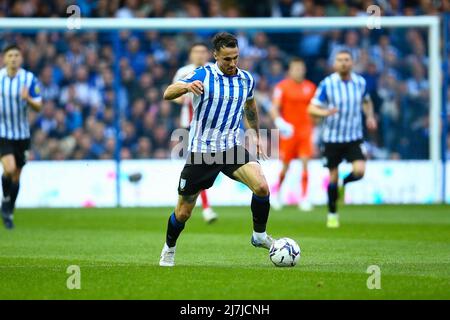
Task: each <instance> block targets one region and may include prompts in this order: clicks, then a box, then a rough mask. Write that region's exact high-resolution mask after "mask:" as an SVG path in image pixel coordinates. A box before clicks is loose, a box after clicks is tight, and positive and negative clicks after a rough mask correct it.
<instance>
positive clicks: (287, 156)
mask: <svg viewBox="0 0 450 320" xmlns="http://www.w3.org/2000/svg"><path fill="white" fill-rule="evenodd" d="M295 155H296V150H295V141H294V138H289V139H285V138H281V139H280V160H281V161H282V167H281V171H280V174H279V177H278V181H277V183H276V184H275V185H274V186H273V187H272V188H271V192H272V201H271V206H272V208H273V209H274V210H281V209H282V208H283V200H282V197H281V187H282V185H283V182H284V179H285V178H286V173H287V171H288V170H289V165H290V163H291V161H292V160H293V159H294V158H295Z"/></svg>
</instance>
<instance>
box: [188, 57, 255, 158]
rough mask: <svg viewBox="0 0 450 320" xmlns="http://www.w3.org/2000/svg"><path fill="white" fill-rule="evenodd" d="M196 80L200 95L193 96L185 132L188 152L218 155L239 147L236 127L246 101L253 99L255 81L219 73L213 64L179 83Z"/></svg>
mask: <svg viewBox="0 0 450 320" xmlns="http://www.w3.org/2000/svg"><path fill="white" fill-rule="evenodd" d="M195 80H199V81H201V82H202V83H203V87H204V89H203V94H201V95H199V96H196V95H194V99H193V100H194V101H193V107H194V116H193V118H192V121H191V129H190V132H189V151H192V152H203V153H205V152H222V151H225V150H227V149H230V148H232V147H234V146H236V145H240V144H241V141H240V139H239V123H240V122H241V119H242V110H243V108H244V105H245V103H246V101H247V100H251V99H253V95H254V88H255V81H254V79H253V77H252V75H251V74H250V73H249V72H248V71H244V70H240V69H238V70H237V74H236V75H234V76H227V75H225V74H224V73H223V72H222V71H220V69H219V67H218V65H217V63H216V64H213V65H207V66H204V67H200V68H197V69H196V70H194V71H193V72H192V73H190V74H189V75H187V76H186V77H184V78H183V79H181V80H180V81H183V82H187V83H190V82H193V81H195Z"/></svg>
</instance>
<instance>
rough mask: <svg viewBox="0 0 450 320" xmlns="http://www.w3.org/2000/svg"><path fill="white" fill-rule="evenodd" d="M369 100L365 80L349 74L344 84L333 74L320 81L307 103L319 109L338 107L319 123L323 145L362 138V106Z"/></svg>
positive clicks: (354, 74) (337, 75) (336, 74)
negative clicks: (332, 113)
mask: <svg viewBox="0 0 450 320" xmlns="http://www.w3.org/2000/svg"><path fill="white" fill-rule="evenodd" d="M366 99H369V94H368V92H367V86H366V80H365V79H364V78H363V77H362V76H360V75H358V74H356V73H354V72H352V73H351V78H350V80H348V81H344V80H342V79H341V77H340V76H339V74H338V73H337V72H335V73H333V74H331V75H329V76H328V77H326V78H325V79H323V80H322V81H321V82H320V84H319V86H318V87H317V90H316V93H315V95H314V97H313V99H312V100H311V103H313V104H315V105H318V106H321V107H323V108H328V109H331V108H338V109H339V112H337V113H335V114H334V115H332V116H328V117H326V118H325V119H324V121H323V123H322V141H323V142H326V143H342V142H352V141H357V140H360V139H362V138H363V127H362V125H363V124H362V106H363V101H364V100H366Z"/></svg>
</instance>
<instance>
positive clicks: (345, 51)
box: [334, 49, 353, 60]
mask: <svg viewBox="0 0 450 320" xmlns="http://www.w3.org/2000/svg"><path fill="white" fill-rule="evenodd" d="M342 53H346V54H348V55H349V56H350V58H351V59H352V60H353V54H352V52H351V51H350V50H348V49H340V50H338V52H336V54H335V55H334V58H336V57H337V55H338V54H342Z"/></svg>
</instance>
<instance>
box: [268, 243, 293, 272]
mask: <svg viewBox="0 0 450 320" xmlns="http://www.w3.org/2000/svg"><path fill="white" fill-rule="evenodd" d="M269 258H270V261H272V262H273V264H274V265H276V266H277V267H293V266H295V265H296V264H297V262H298V260H299V259H300V246H299V245H298V244H297V242H295V241H294V240H292V239H290V238H281V239H278V240H275V241H274V242H273V244H272V246H271V247H270V250H269Z"/></svg>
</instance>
